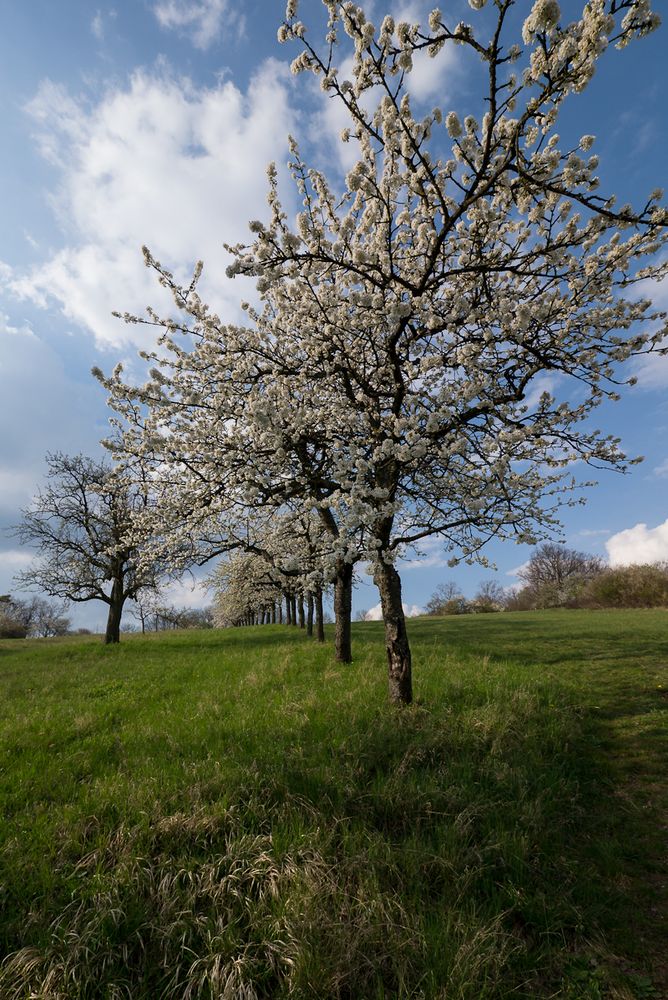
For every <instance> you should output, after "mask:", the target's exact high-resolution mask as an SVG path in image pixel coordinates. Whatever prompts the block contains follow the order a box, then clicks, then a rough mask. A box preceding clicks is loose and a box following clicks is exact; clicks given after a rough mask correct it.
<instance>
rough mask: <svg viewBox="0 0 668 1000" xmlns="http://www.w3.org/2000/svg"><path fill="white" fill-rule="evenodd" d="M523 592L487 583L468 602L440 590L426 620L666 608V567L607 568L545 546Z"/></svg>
mask: <svg viewBox="0 0 668 1000" xmlns="http://www.w3.org/2000/svg"><path fill="white" fill-rule="evenodd" d="M518 577H519V579H520V581H521V586H520V589H519V590H512V591H507V590H505V589H504V588H503V587H502V586H501V585H500V584H499V583H497V582H496V581H494V580H488V581H485V582H484V583H483V584H481V586H480V587H479V588H478V591H477V592H476V594H475V596H474V597H473V598H472V599H468V598H467V597H465V596H464V594H463V593H462V592H461V589H460V588H459V587H458V585H457V584H456V583H453V582H447V583H442V584H440V585H439V586H438V587H437V588H436V590H435V591H434V593H433V594H432V596H431V598H430V599H429V601H428V602H427V605H426V609H425V610H426V613H427V614H428V615H463V614H474V613H485V612H494V611H537V610H541V609H546V608H656V607H668V563H665V562H658V563H646V564H638V565H633V566H618V567H612V566H608V565H607V564H606V563H605V562H604V561H603V560H602V559H601V558H600V557H599V556H595V555H590V554H589V553H586V552H578V551H576V550H575V549H568V548H566V547H565V546H563V545H559V544H556V543H554V542H545V543H544V544H543V545H539V546H538V548H536V549H534V551H533V553H532V555H531V558H530V559H529V561H528V563H527V564H526V566H524V567H523V568H522V569H521V570H520V571H519V572H518Z"/></svg>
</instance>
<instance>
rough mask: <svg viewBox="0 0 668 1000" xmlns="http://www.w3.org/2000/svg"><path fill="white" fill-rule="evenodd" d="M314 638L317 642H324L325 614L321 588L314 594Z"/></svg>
mask: <svg viewBox="0 0 668 1000" xmlns="http://www.w3.org/2000/svg"><path fill="white" fill-rule="evenodd" d="M315 637H316V639H317V640H318V642H324V641H325V612H324V609H323V606H322V587H318V589H317V590H316V592H315Z"/></svg>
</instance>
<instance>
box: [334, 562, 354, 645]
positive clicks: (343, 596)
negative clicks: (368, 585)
mask: <svg viewBox="0 0 668 1000" xmlns="http://www.w3.org/2000/svg"><path fill="white" fill-rule="evenodd" d="M352 604H353V567H352V563H339V565H338V567H337V571H336V580H335V581H334V620H335V622H336V626H335V631H334V646H335V656H336V659H337V660H339V662H340V663H352V660H353V653H352V646H351V642H350V620H351V614H352Z"/></svg>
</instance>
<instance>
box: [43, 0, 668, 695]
mask: <svg viewBox="0 0 668 1000" xmlns="http://www.w3.org/2000/svg"><path fill="white" fill-rule="evenodd" d="M325 6H326V10H327V18H328V25H327V33H326V38H325V40H324V42H323V43H322V44H321V43H319V42H317V41H313V40H311V38H310V36H309V35H308V33H307V29H306V27H305V25H304V24H303V22H302V21H300V20H299V19H298V15H297V2H296V0H289V2H288V5H287V10H286V18H285V21H284V23H283V24H282V26H281V28H280V32H279V38H280V40H281V41H286V42H291V43H292V44H294V45H297V46H298V47H299V53H298V55H297V58H296V60H295V62H294V64H293V69H294V71H295V72H296V73H300V72H302V71H306V70H308V71H312V72H313V73H315V74H316V75H317V76H318V77H319V78H320V81H321V85H322V87H323V89H324V90H325V92H326V93H327V94H328V95H329V96H330V98H331V100H332V102H334V103H335V104H336V105H338V107H339V109H340V111H341V112H342V113H343V114H344V115H345V116H347V119H348V127H347V128H346V129H344V132H343V134H342V137H341V138H342V141H343V142H346V143H350V148H351V152H352V158H353V160H354V161H355V162H354V165H353V167H352V169H351V170H350V171H349V173H348V174H347V176H346V177H345V180H344V179H342V178H340V177H339V176H337V175H333V176H330V177H327V176H326V175H325V174H324V173H323V172H322V171H320V170H317V169H313V168H311V167H309V165H308V164H307V163H306V162H305V160H304V158H303V157H302V156H301V154H300V152H299V149H298V147H297V145H296V143H295V142H294V141H291V143H290V149H291V162H290V170H291V173H292V177H293V180H294V184H295V189H296V194H297V196H298V199H299V201H300V202H301V211H300V212H299V213H298V215H297V216H296V218H295V220H294V223H291V222H290V221H289V218H288V214H287V212H286V211H285V210H284V208H283V206H282V204H281V201H280V199H279V193H278V179H277V178H278V173H277V171H276V168H275V167H274V166H271V167H270V169H269V193H268V213H267V215H268V217H267V218H266V221H260V220H255V221H252V222H251V223H250V230H251V240H250V242H249V243H248V245H237V246H231V247H228V250H229V252H230V254H231V257H232V264H231V266H230V268H229V269H228V274H229V275H230V276H234V275H246V276H248V277H250V278H251V279H253V280H254V281H255V284H256V304H255V305H251V304H248V303H245V304H244V309H245V312H246V316H247V320H246V322H245V323H244V324H243V325H238V324H226V323H224V322H223V321H221V319H220V318H219V317H218V316H217V315H215V313H214V312H213V311H212V310H211V309H210V308H209V307H208V306H207V305H206V303H204V302H203V301H202V299H201V298H200V296H199V294H198V291H197V286H198V281H199V277H200V274H201V270H202V265H201V263H200V264H198V265H197V266H196V268H195V272H194V275H193V278H192V281H191V282H189V283H188V284H185V285H183V284H181V283H180V282H179V281H178V280H177V279H176V278H175V277H174V276H173V274H171V273H170V271H169V270H168V269H167V268H165V267H164V266H163V265H162V264H160V262H159V261H157V260H156V259H155V258H154V257H153V256H152V255H151V253H150V251H148V250H147V249H145V261H146V264H147V265H148V266H149V267H150V268H152V269H153V270H154V271H155V273H156V275H157V277H158V280H159V281H160V283H161V284H162V285H163V286H164V287H166V288H167V289H168V290H169V291H171V293H172V296H173V302H174V309H173V311H172V312H171V313H170V314H169V315H167V316H159V315H158V314H157V313H156V312H155V311H153V310H149V311H148V314H147V316H144V317H138V316H132V315H128V314H126V315H125V317H124V318H125V319H126V321H127V322H130V323H135V324H146V325H148V326H150V327H152V328H153V329H155V330H157V331H158V332H159V334H160V336H159V340H158V347H157V348H156V349H155V350H153V351H150V352H143V353H142V357H143V358H144V360H145V361H146V363H147V377H146V381H144V382H143V383H142V384H140V385H136V384H130V383H129V382H128V381H127V380H126V379H125V377H124V374H123V368H122V366H121V365H118V366H117V367H116V368H115V369H114V371H113V373H112V374H111V375H109V376H105V375H104V374H103V373H102V372H100V371H99V370H96V372H95V374H96V375H97V377H98V378H99V380H100V381H101V382H102V384H103V385H104V386H105V387H106V388H107V390H108V391H109V402H110V405H111V407H112V409H113V411H114V414H115V416H114V420H113V425H114V429H115V430H114V433H113V435H112V438H111V439H110V440H109V441H108V442H107V446H108V447H109V448H110V450H111V453H112V454H113V455H114V458H115V461H116V462H117V463H118V465H117V468H115V469H114V470H113V471H112V472H111V473H110V475H111V476H112V478H113V479H114V482H115V483H117V484H118V491H116V492H115V491H114V490H110V489H109V488H108V487H106V486H105V487H103V488H102V489H101V491H100V503H101V504H105V503H106V504H107V505H108V507H109V513H110V514H113V517H115V512H112V508H113V506H114V504H116V502H117V501H116V500H115V499H114V497H115V496H118V495H122V496H123V497H124V498H125V499H124V500H123V502H122V504H121V505H120V509H119V511H118V513H119V516H120V519H119V522H118V523H119V532H118V535H115V534H114V537H113V538H110V539H109V541H108V547H107V548H106V549H105V551H106V552H107V553H112V556H113V558H112V562H111V563H110V564H109V565H106V568H105V569H104V572H106V573H107V577H106V578H107V579H108V580H110V581H111V594H110V595H107V594H106V592H105V596H104V597H103V596H102V594H101V592H100V590H99V588H97V589H96V588H94V587H93V586H92V582H91V586H86V585H83V584H82V587H81V588H80V593H81V597H79V598H74V599H81V600H84V599H89V597H90V595H91V594H93V591H94V590H95V596H97V597H98V599H104V600H107V601H108V603H109V604H110V626H109V630H108V636H111V637H112V638H114V637H116V638H117V635H118V615H119V614H120V610H121V609H122V602H123V600H124V599H125V598H126V597H133V596H135V595H136V594H137V593H138V591H139V589H140V588H141V586H143V585H144V580H145V577H144V575H143V574H144V573H146V574H147V575H148V579H149V580H150V579H151V575H152V574H154V573H155V571H156V566H164V567H165V569H166V570H167V569H170V570H173V569H175V568H179V567H183V566H184V565H187V564H188V563H198V564H201V563H204V562H206V561H207V560H209V559H211V558H214V557H215V556H220V555H225V556H228V557H231V558H232V559H234V558H236V555H235V554H238V553H242V554H243V555H244V556H256V557H258V558H260V559H261V560H262V561H263V567H265V566H266V567H269V569H268V570H265V569H264V568H263V570H262V572H263V573H264V572H269V573H270V574H274V575H275V582H276V583H277V584H278V583H280V585H281V586H283V584H284V582H285V581H287V582H288V583H290V581H293V582H294V581H299V582H298V586H297V593H300V592H301V593H303V594H304V596H305V599H306V601H307V602H308V597H309V595H313V598H314V600H317V594H318V589H319V588H321V589H322V588H324V587H326V586H327V585H329V584H332V585H333V587H334V606H335V616H336V630H335V633H336V655H337V657H338V659H340V660H342V661H349V660H350V659H351V658H352V650H351V644H350V611H351V588H352V580H353V572H354V567H355V565H356V564H357V563H359V562H360V561H363V562H365V563H367V564H368V565H369V566H370V568H371V572H372V573H373V578H374V581H375V583H376V585H377V587H378V590H379V593H380V598H381V606H382V612H383V620H384V623H385V642H386V649H387V660H388V676H389V691H390V697H391V699H392V700H393V701H397V702H402V703H406V702H409V701H410V700H411V698H412V680H411V654H410V647H409V642H408V636H407V632H406V623H405V619H404V612H403V607H402V595H401V580H400V577H399V573H398V571H397V568H396V562H397V559H398V557H399V556H400V555H401V554H402V553H403V552H405V551H406V550H409V549H410V548H411V547H415V546H419V544H420V542H422V541H423V540H424V539H426V538H429V537H431V536H440V537H441V538H442V539H443V543H444V546H445V547H446V548H447V549H448V550H449V551H450V553H451V554H452V558H453V560H454V561H457V560H458V559H465V560H467V561H474V560H481V561H484V555H483V549H484V546H485V545H486V543H487V542H488V541H490V540H491V539H500V538H501V539H503V538H509V539H514V540H516V541H518V542H525V543H526V542H531V541H534V540H539V539H541V538H546V537H549V536H550V534H551V533H552V531H553V530H554V528H555V525H556V524H557V523H558V521H557V517H558V511H559V508H560V507H562V506H563V505H569V504H573V503H575V502H577V497H576V495H575V491H576V490H577V488H578V486H577V484H576V483H575V482H574V481H573V480H572V479H569V478H565V477H566V471H565V470H566V467H567V466H569V465H570V464H571V463H574V462H584V463H589V464H591V465H593V466H595V467H597V468H600V467H610V468H614V469H624V468H626V465H627V459H626V457H625V455H624V454H623V452H622V451H621V449H620V448H619V442H618V441H617V440H616V439H613V438H611V437H605V436H603V435H602V434H601V433H600V432H598V431H595V430H592V429H591V427H590V425H589V423H588V417H589V415H590V414H591V412H592V410H593V409H595V408H596V407H597V406H598V405H599V404H600V403H601V402H603V401H604V400H607V399H615V398H617V389H618V387H619V385H620V384H625V383H628V382H629V381H632V379H629V378H628V377H625V376H624V375H623V374H622V373H621V371H620V365H621V364H622V363H623V362H624V361H626V360H628V359H629V358H631V357H632V356H634V355H638V354H641V353H644V352H647V351H650V350H653V349H655V348H656V347H657V346H658V345H659V343H660V342H661V339H662V337H663V336H664V333H665V331H663V330H662V329H661V327H660V324H658V323H656V322H654V321H658V320H660V319H662V318H663V317H662V316H661V314H658V313H652V311H651V303H650V302H649V301H647V300H646V299H640V298H638V297H637V296H636V295H634V294H633V291H632V286H633V284H634V282H636V281H639V280H641V279H642V280H646V279H647V278H651V277H656V278H658V277H660V276H661V275H662V274H664V273H665V271H666V264H665V262H664V263H652V261H657V260H659V261H660V259H661V258H660V255H658V252H659V251H660V249H661V247H662V245H663V244H664V243H665V241H666V238H667V236H666V223H667V222H668V213H666V211H665V210H664V209H662V208H660V207H659V204H658V200H659V199H660V197H661V193H660V192H659V191H655V192H653V193H652V194H651V195H650V196H649V198H648V199H647V200H646V201H644V203H641V204H640V205H639V207H637V208H636V209H633V208H632V207H631V206H629V205H622V206H618V205H617V204H616V201H615V198H614V197H613V196H611V195H603V194H601V193H600V191H599V187H600V183H599V179H598V177H597V175H596V169H597V165H598V158H597V157H596V156H595V155H593V154H591V152H590V151H591V147H592V145H593V142H594V138H593V136H591V135H588V134H586V135H582V136H580V137H579V138H574V140H573V141H572V142H571V143H565V144H564V143H562V140H561V139H560V136H559V134H558V133H557V130H556V128H557V121H558V118H559V115H560V112H561V110H562V107H563V106H564V104H565V102H567V101H570V100H571V99H572V98H573V96H574V95H577V94H578V93H580V92H581V91H583V90H584V89H585V88H586V87H587V85H588V83H589V82H590V80H591V77H592V75H593V73H594V69H595V66H596V63H597V60H598V59H599V58H602V57H603V55H604V53H607V52H610V51H612V50H614V48H615V47H616V48H624V47H625V46H626V45H627V44H629V43H630V42H631V41H632V40H633V39H635V38H638V37H642V36H643V35H645V34H647V33H648V32H650V31H651V30H653V28H655V27H656V26H657V23H658V19H657V17H656V15H654V14H653V13H652V11H651V9H650V5H649V2H648V0H600V2H597V3H589V4H587V5H585V7H584V9H583V11H582V15H581V16H580V17H579V18H576V19H575V20H573V21H571V22H569V23H562V21H561V15H560V9H559V5H558V4H557V3H556V2H554V3H553V2H547V0H536V2H535V3H533V4H532V6H531V8H530V10H529V11H528V15H527V17H526V19H525V20H524V23H523V25H521V26H518V25H517V23H516V22H515V20H514V18H513V14H514V7H515V4H514V3H513V0H496V2H495V4H494V9H493V10H491V9H490V10H483V8H484V7H485V4H484V3H482V2H480V3H471V7H472V8H473V9H474V10H475V11H476V12H477V13H476V15H475V16H476V18H477V23H476V25H475V26H473V25H470V24H466V23H464V22H459V23H457V24H455V23H454V22H452V21H451V20H450V16H449V15H447V16H446V15H443V14H442V13H441V11H439V10H437V9H436V10H434V11H432V13H431V15H430V17H429V22H428V25H419V24H411V23H407V22H401V23H395V22H394V20H393V18H392V17H391V16H390V15H387V16H386V17H384V18H383V19H382V22H381V23H380V24H379V25H374V24H373V23H372V22H371V21H370V20H369V18H368V17H367V15H366V13H365V11H364V10H363V8H362V7H361V6H358V5H356V4H352V3H350V2H336V0H326V3H325ZM518 28H520V29H521V30H520V32H519V34H518ZM610 43H614V44H610ZM452 49H456V51H457V53H458V58H459V59H462V58H464V57H465V56H469V57H470V58H471V60H472V64H471V69H472V73H473V78H474V79H477V81H478V83H479V84H480V91H479V99H478V102H477V104H476V106H475V107H471V109H470V113H469V114H467V115H466V116H463V117H461V116H460V115H459V113H458V112H457V111H456V110H455V109H451V110H446V111H443V110H442V109H440V108H433V109H424V108H422V109H420V108H418V106H417V104H416V101H415V100H414V98H412V97H411V94H410V89H409V88H410V80H411V72H412V69H413V66H414V64H415V63H416V62H417V61H419V60H421V59H422V58H425V57H426V56H427V57H431V58H433V59H435V60H439V59H444V58H448V52H449V50H452ZM444 53H445V54H444ZM425 54H426V56H425ZM348 56H349V57H350V58H348ZM343 66H345V71H343V70H339V69H338V68H337V67H343ZM629 288H631V294H629V291H628V290H629ZM648 330H652V331H653V332H651V333H650V332H647V331H648ZM545 373H549V375H550V379H551V382H552V384H555V385H557V386H559V391H560V394H561V398H560V399H557V398H556V397H555V396H553V395H552V394H550V393H549V392H547V391H545V381H544V376H545ZM119 491H120V492H119ZM128 510H131V511H132V517H131V518H130V519H129V521H128V518H127V516H126V512H127V511H128ZM57 516H59V515H57ZM113 517H112V519H113ZM82 529H83V530H84V532H86V533H87V534H88V535H90V532H89V530H88V525H87V524H86V523H85V519H84V524H83V525H82ZM277 539H278V541H277ZM52 541H53V540H52ZM50 544H51V543H50ZM129 552H136V553H138V560H137V561H136V562H135V563H134V564H132V565H133V568H132V569H131V568H130V566H131V563H130V562H129V559H128V553H129ZM82 572H83V570H82ZM223 572H226V573H230V572H231V570H230V569H229V567H228V568H227V569H225V570H224V571H223ZM50 579H51V581H53V577H51V578H50ZM45 582H47V578H45ZM52 586H53V583H52ZM231 589H232V590H233V589H234V588H233V587H232V588H231ZM287 589H288V590H289V588H287ZM227 601H228V605H229V607H228V609H227V611H226V612H225V614H226V615H227V616H228V618H229V621H230V622H231V621H236V622H243V621H246V620H248V616H249V615H251V617H252V615H253V614H255V615H257V614H259V613H263V614H267V613H269V614H271V611H270V610H269V611H267V608H268V607H270V605H271V603H272V602H271V601H269V603H268V604H267V605H265V609H264V611H262V609H261V608H259V607H252V608H251V607H250V606H248V604H247V603H246V604H245V603H244V600H243V599H242V595H241V594H239V593H238V594H237V596H236V597H235V596H234V594H231V595H230V596H229V598H228V599H227ZM274 603H275V602H274Z"/></svg>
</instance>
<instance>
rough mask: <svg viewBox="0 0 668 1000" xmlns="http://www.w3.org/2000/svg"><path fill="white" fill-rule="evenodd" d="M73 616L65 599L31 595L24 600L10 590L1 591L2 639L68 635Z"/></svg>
mask: <svg viewBox="0 0 668 1000" xmlns="http://www.w3.org/2000/svg"><path fill="white" fill-rule="evenodd" d="M70 625H71V622H70V619H69V618H67V617H66V615H65V605H64V603H62V602H60V603H55V602H53V601H47V600H45V599H44V598H43V597H31V598H29V599H28V600H25V601H22V600H19V599H18V598H15V597H11V596H10V595H9V594H0V639H25V638H33V637H36V638H42V639H47V638H49V637H51V636H56V635H67V633H68V632H69V631H70Z"/></svg>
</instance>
